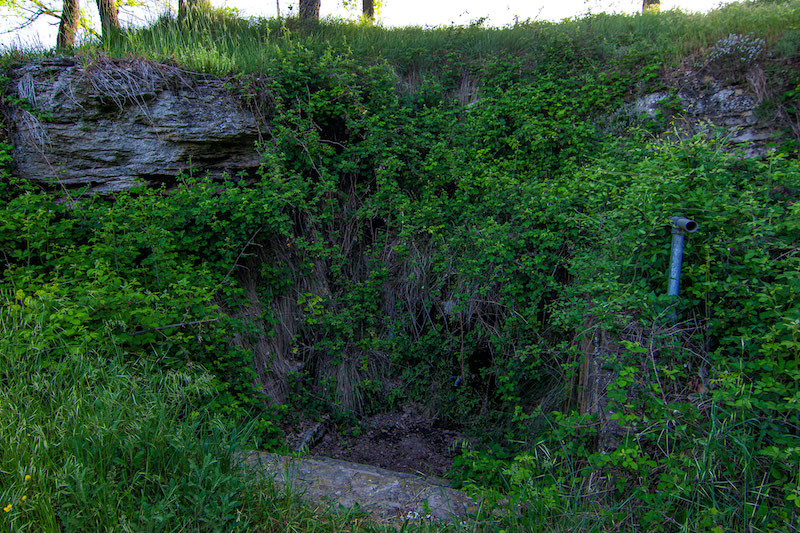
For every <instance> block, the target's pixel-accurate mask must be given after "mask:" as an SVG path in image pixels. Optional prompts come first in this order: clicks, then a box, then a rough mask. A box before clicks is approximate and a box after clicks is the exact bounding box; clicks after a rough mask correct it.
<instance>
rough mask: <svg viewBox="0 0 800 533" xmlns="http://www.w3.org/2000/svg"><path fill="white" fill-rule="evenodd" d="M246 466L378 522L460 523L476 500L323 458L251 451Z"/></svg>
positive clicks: (429, 480) (441, 486) (426, 480)
mask: <svg viewBox="0 0 800 533" xmlns="http://www.w3.org/2000/svg"><path fill="white" fill-rule="evenodd" d="M245 464H247V466H248V467H250V468H251V469H253V470H255V471H259V472H262V473H264V474H265V475H267V476H269V477H271V478H272V479H274V480H275V481H276V482H279V483H286V484H288V485H289V486H290V487H291V488H292V489H293V490H296V491H298V492H299V493H300V495H301V496H302V497H303V498H304V499H306V500H308V501H312V502H314V503H327V504H333V505H337V504H338V505H341V506H343V507H345V508H351V507H353V506H355V505H358V507H359V508H360V509H362V510H363V511H365V512H367V513H369V514H371V515H372V516H374V517H375V518H378V519H389V520H419V519H432V520H439V521H463V520H466V519H468V518H469V516H470V515H473V516H474V515H475V514H476V513H477V511H478V502H476V501H475V500H474V499H472V498H471V497H469V496H467V495H466V494H465V493H463V492H461V491H458V490H455V489H452V488H450V486H449V483H448V482H447V481H446V480H444V479H440V478H435V477H422V476H416V475H413V474H406V473H402V472H393V471H391V470H385V469H383V468H378V467H375V466H369V465H362V464H358V463H349V462H347V461H340V460H338V459H331V458H328V457H313V456H311V457H286V456H282V455H276V454H272V453H266V452H251V453H249V454H248V455H247V456H246V458H245Z"/></svg>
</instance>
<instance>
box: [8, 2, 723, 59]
mask: <svg viewBox="0 0 800 533" xmlns="http://www.w3.org/2000/svg"><path fill="white" fill-rule="evenodd" d="M156 1H158V0H156ZM344 1H345V2H349V3H350V7H349V8H347V7H345V6H344V5H343V0H322V8H321V15H322V17H341V18H349V19H355V18H358V16H359V14H360V0H344ZM730 1H731V0H661V9H662V11H663V10H668V9H681V10H683V11H689V12H695V11H702V12H706V11H708V10H710V9H713V8H715V7H718V6H719V5H720V4H726V3H729V2H730ZM145 2H146V3H148V0H145ZM297 2H298V0H212V3H213V4H214V5H215V6H218V7H222V6H227V7H232V8H236V9H238V10H239V11H240V13H241V14H242V15H245V16H265V17H274V16H275V15H276V14H277V8H278V5H279V6H280V11H281V15H282V16H287V15H289V14H291V13H296V12H297ZM0 3H2V2H0ZM149 3H150V5H149V6H148V7H140V8H134V9H126V10H125V11H124V12H123V13H120V19H121V20H122V21H123V24H128V25H131V24H141V23H144V22H146V21H148V20H152V19H154V18H156V17H157V16H158V15H159V14H160V13H162V12H164V11H165V10H167V9H168V7H167V6H166V5H164V4H160V6H159V7H155V6H154V5H153V4H152V0H151V1H150V2H149ZM172 3H173V4H175V5H173V9H177V0H173V2H172ZM60 4H61V1H60V0H53V5H54V6H57V8H60ZM95 6H96V4H95V2H94V1H93V0H83V7H84V8H85V10H86V12H87V15H88V16H89V17H90V18H93V19H96V18H97V8H96V7H95ZM641 7H642V2H641V0H558V1H552V0H439V1H436V0H383V5H381V6H380V8H379V12H378V17H377V22H378V23H379V24H382V25H383V26H387V27H393V26H410V25H413V26H442V25H445V26H446V25H451V24H456V25H468V24H470V23H471V22H473V21H476V20H478V19H480V18H482V17H486V20H485V22H484V24H485V25H491V26H504V25H507V24H513V23H514V21H515V20H520V21H524V20H528V19H530V20H553V21H558V20H561V19H564V18H570V17H576V16H580V15H584V14H586V13H587V12H592V13H600V12H603V11H605V12H619V13H635V12H637V11H639V10H641ZM0 13H2V14H3V15H5V14H6V13H3V12H2V11H0ZM3 18H4V19H5V20H3V21H2V22H0V29H1V30H5V31H6V33H0V48H5V47H8V46H15V47H20V45H22V46H23V47H28V46H35V47H44V48H51V47H53V46H54V45H55V38H56V37H55V36H56V25H55V24H56V23H55V22H54V21H53V19H50V20H41V21H39V22H37V23H36V24H33V25H31V26H30V27H28V28H25V29H23V30H14V31H11V32H8V29H9V28H13V27H14V20H12V18H11V17H3ZM42 18H43V19H44V17H42Z"/></svg>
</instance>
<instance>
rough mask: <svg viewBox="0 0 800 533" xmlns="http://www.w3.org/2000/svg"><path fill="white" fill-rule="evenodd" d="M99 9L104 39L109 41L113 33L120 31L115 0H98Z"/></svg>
mask: <svg viewBox="0 0 800 533" xmlns="http://www.w3.org/2000/svg"><path fill="white" fill-rule="evenodd" d="M97 10H98V11H99V12H100V23H101V25H102V27H103V40H104V41H108V39H110V38H111V36H112V35H114V34H115V33H118V32H119V18H118V16H117V6H116V4H115V3H114V0H97Z"/></svg>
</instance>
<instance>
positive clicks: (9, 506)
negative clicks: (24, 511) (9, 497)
mask: <svg viewBox="0 0 800 533" xmlns="http://www.w3.org/2000/svg"><path fill="white" fill-rule="evenodd" d="M3 511H5V512H7V513H10V512H11V504H10V503H9V504H8V505H6V506H5V507H3Z"/></svg>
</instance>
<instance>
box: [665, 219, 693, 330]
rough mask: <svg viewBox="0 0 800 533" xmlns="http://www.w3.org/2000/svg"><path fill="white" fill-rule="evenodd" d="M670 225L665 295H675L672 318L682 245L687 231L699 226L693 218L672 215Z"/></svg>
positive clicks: (675, 312) (673, 313) (677, 291)
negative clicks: (670, 233)
mask: <svg viewBox="0 0 800 533" xmlns="http://www.w3.org/2000/svg"><path fill="white" fill-rule="evenodd" d="M670 225H671V226H672V250H671V252H670V261H669V284H668V286H667V295H669V296H674V297H675V307H676V308H675V309H673V311H672V318H673V319H674V318H676V316H677V299H678V294H679V293H680V290H681V267H682V266H683V245H684V238H685V236H686V234H687V233H694V232H695V231H697V230H698V229H699V228H700V226H699V225H698V224H697V222H695V221H694V220H691V219H688V218H685V217H680V216H674V217H672V218H670Z"/></svg>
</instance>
